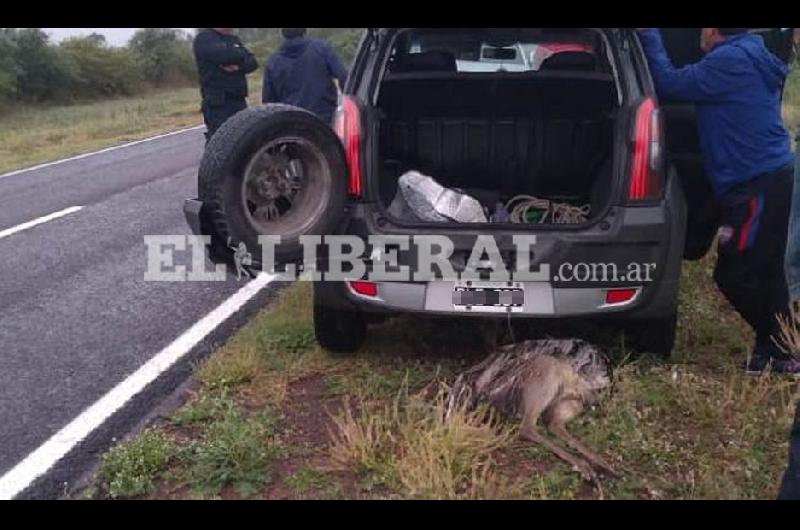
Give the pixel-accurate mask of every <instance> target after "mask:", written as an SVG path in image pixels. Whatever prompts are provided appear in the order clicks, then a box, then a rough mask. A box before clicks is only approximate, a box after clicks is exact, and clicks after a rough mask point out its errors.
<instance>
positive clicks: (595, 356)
mask: <svg viewBox="0 0 800 530" xmlns="http://www.w3.org/2000/svg"><path fill="white" fill-rule="evenodd" d="M610 383H611V372H610V368H609V364H608V361H607V360H606V357H605V356H604V355H603V354H602V353H601V352H600V351H599V350H598V349H597V348H595V347H594V346H592V345H590V344H588V343H586V342H583V341H580V340H542V341H527V342H522V343H519V344H514V345H511V346H505V347H502V348H500V349H499V350H498V351H497V352H496V353H495V354H493V355H491V356H490V357H489V358H488V359H486V360H485V361H483V362H482V363H480V364H478V365H477V366H475V367H473V368H471V369H469V370H467V371H466V372H464V373H463V374H462V375H461V376H459V378H458V379H457V380H456V382H455V384H454V386H453V388H452V390H451V393H450V396H449V403H448V411H449V410H453V407H458V406H467V407H470V408H471V407H475V406H477V405H478V403H480V402H486V403H488V404H490V405H491V406H492V407H494V408H495V409H496V410H497V411H498V412H499V413H500V414H501V415H503V416H505V417H507V418H513V417H520V416H521V418H522V426H521V429H520V436H521V437H522V438H523V439H526V440H529V441H531V442H534V443H537V444H539V445H541V446H543V447H545V448H546V449H548V450H549V451H551V452H552V453H553V454H555V455H556V456H558V457H559V458H561V459H562V460H564V461H565V462H567V463H569V464H570V465H571V466H572V467H573V468H574V469H575V470H576V471H578V472H579V473H581V475H582V476H583V477H584V478H585V479H586V480H589V481H592V482H594V483H595V484H596V485H598V486H599V480H598V472H601V473H602V472H605V473H608V474H610V475H612V476H618V475H617V473H616V472H615V471H614V470H613V469H612V468H611V466H610V465H609V464H607V463H606V462H605V460H603V458H601V457H600V456H599V455H597V454H596V453H595V452H594V451H592V450H590V449H589V448H587V447H586V446H585V445H584V444H583V443H581V442H580V441H579V440H578V439H577V438H575V437H574V436H572V435H571V434H570V433H569V432H568V431H567V429H566V425H567V423H569V422H570V421H571V420H572V419H574V418H575V417H577V416H578V415H580V414H581V412H583V410H584V409H585V407H587V406H589V405H592V404H594V403H596V402H597V401H598V400H599V398H600V397H601V395H602V391H603V390H604V389H605V388H607V387H609V386H610ZM540 417H541V418H542V419H543V420H544V422H545V425H546V426H547V429H548V430H549V431H550V432H551V433H552V434H553V435H555V436H556V437H557V438H559V439H560V440H562V441H563V442H565V443H566V444H567V446H569V447H570V448H572V449H573V450H574V451H575V452H576V453H578V454H577V455H576V454H574V453H572V452H570V451H568V450H566V449H564V448H563V447H561V446H559V445H558V444H556V443H554V442H553V441H552V440H550V439H548V438H547V437H545V436H544V435H542V434H541V433H540V432H539V431H538V430H537V423H538V421H539V418H540ZM578 455H580V456H578Z"/></svg>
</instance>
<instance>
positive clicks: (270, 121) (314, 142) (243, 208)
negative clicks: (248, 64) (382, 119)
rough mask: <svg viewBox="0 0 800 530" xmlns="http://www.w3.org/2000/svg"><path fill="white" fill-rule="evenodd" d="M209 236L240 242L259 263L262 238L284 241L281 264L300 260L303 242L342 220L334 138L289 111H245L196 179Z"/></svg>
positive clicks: (306, 116)
mask: <svg viewBox="0 0 800 530" xmlns="http://www.w3.org/2000/svg"><path fill="white" fill-rule="evenodd" d="M198 187H199V194H200V200H201V201H203V203H204V204H205V210H206V215H207V216H208V220H209V225H210V226H211V229H212V230H213V231H214V234H213V236H214V237H216V238H218V239H219V240H220V241H224V242H226V244H228V246H237V245H239V243H242V242H243V243H245V245H246V246H247V250H248V251H249V252H250V253H251V254H252V255H253V258H254V259H256V260H258V261H260V259H261V246H260V245H259V243H258V237H259V236H260V235H277V236H281V244H280V245H279V246H277V247H276V249H275V259H276V261H277V262H278V263H287V262H292V261H296V260H297V259H298V258H300V257H301V255H302V253H301V250H302V247H301V245H300V237H301V236H303V235H324V234H330V233H332V232H333V231H334V230H335V229H336V227H337V225H338V223H339V222H340V221H341V219H342V216H343V214H344V209H345V203H346V199H347V166H346V163H345V158H344V152H343V148H342V145H341V142H340V140H339V138H338V137H337V136H336V134H335V133H334V132H333V129H331V127H330V126H329V125H327V124H326V123H325V122H323V121H322V120H320V119H319V118H317V117H316V116H315V115H313V114H311V113H310V112H307V111H305V110H302V109H299V108H297V107H292V106H289V105H277V104H271V105H263V106H259V107H252V108H248V109H245V110H243V111H241V112H239V113H238V114H236V115H235V116H233V117H232V118H231V119H229V120H228V121H227V122H226V123H225V124H224V125H223V126H222V127H220V128H219V129H218V130H217V132H216V133H215V134H214V136H213V137H212V138H211V141H210V142H209V143H208V145H207V146H206V151H205V153H204V155H203V159H202V161H201V163H200V171H199V176H198Z"/></svg>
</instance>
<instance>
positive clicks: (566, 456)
mask: <svg viewBox="0 0 800 530" xmlns="http://www.w3.org/2000/svg"><path fill="white" fill-rule="evenodd" d="M520 437H522V439H524V440H527V441H529V442H533V443H535V444H538V445H541V446H542V447H544V448H545V449H547V450H548V451H550V452H551V453H553V454H554V455H556V456H557V457H558V458H560V459H561V460H563V461H564V462H566V463H567V464H569V465H570V466H571V467H572V469H573V470H575V471H576V472H578V473H580V474H581V476H582V477H583V479H584V480H586V481H587V482H592V483H593V484H595V485H597V486H598V487H599V486H600V480H599V478H598V477H597V473H596V472H595V470H594V468H592V466H591V465H589V463H588V462H586V461H585V460H583V459H581V458H578V457H577V456H575V455H573V454H572V453H570V452H569V451H567V450H565V449H564V448H562V447H559V446H558V445H556V444H555V443H553V442H552V441H550V440H548V439H547V438H546V437H545V436H543V435H542V434H541V433H540V432H539V431H538V430H537V429H536V426H535V425H529V424H523V426H522V428H521V429H520Z"/></svg>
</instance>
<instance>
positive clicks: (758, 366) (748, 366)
mask: <svg viewBox="0 0 800 530" xmlns="http://www.w3.org/2000/svg"><path fill="white" fill-rule="evenodd" d="M767 369H769V371H770V373H773V374H782V375H789V376H792V377H794V378H798V379H800V359H793V358H788V357H787V358H775V357H769V356H765V355H757V356H753V357H751V358H750V359H749V360H748V361H747V362H745V364H744V370H745V373H746V374H747V375H748V376H750V377H759V376H761V375H763V373H764V372H765V371H766V370H767Z"/></svg>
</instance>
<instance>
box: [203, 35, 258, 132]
mask: <svg viewBox="0 0 800 530" xmlns="http://www.w3.org/2000/svg"><path fill="white" fill-rule="evenodd" d="M232 31H233V30H232V28H208V29H203V30H201V31H200V32H199V33H198V34H197V36H196V37H195V39H194V57H195V61H196V62H197V70H198V73H199V74H200V93H201V95H202V97H203V107H202V108H203V119H204V120H205V122H206V129H207V132H206V142H207V141H208V140H210V139H211V137H212V136H213V135H214V133H215V132H216V131H217V129H219V127H220V126H221V125H222V124H223V123H225V121H227V119H228V118H230V117H231V116H233V115H234V114H236V113H237V112H239V111H240V110H244V109H245V108H247V77H246V76H247V74H249V73H251V72H254V71H255V70H256V69H257V68H258V63H257V62H256V58H255V57H254V56H253V54H252V53H250V52H249V51H248V50H247V48H245V47H244V46H243V45H242V41H241V40H239V37H237V36H236V35H234V34H233V33H232Z"/></svg>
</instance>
